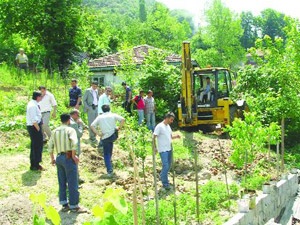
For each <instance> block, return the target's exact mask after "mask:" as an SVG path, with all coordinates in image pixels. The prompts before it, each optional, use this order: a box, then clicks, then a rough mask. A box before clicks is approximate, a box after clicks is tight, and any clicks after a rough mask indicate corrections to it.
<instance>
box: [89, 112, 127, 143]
mask: <svg viewBox="0 0 300 225" xmlns="http://www.w3.org/2000/svg"><path fill="white" fill-rule="evenodd" d="M122 120H124V118H123V117H122V116H119V115H118V114H116V113H111V112H106V113H103V114H101V115H99V116H97V118H96V119H95V120H94V122H93V123H92V124H91V126H93V127H94V128H96V129H97V127H100V130H101V132H102V134H103V136H102V137H101V139H102V140H103V139H106V138H109V137H110V136H111V135H113V133H114V132H115V129H116V122H117V121H119V122H121V121H122Z"/></svg>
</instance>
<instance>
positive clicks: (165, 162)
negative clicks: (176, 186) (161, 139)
mask: <svg viewBox="0 0 300 225" xmlns="http://www.w3.org/2000/svg"><path fill="white" fill-rule="evenodd" d="M159 155H160V158H161V162H162V170H161V172H160V180H161V182H162V184H163V187H168V186H169V185H170V184H169V179H168V172H169V170H170V168H171V165H172V151H167V152H160V153H159Z"/></svg>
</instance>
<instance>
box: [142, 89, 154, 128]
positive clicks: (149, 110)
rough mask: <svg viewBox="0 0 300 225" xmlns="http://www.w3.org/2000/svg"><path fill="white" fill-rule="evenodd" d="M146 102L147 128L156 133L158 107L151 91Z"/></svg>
mask: <svg viewBox="0 0 300 225" xmlns="http://www.w3.org/2000/svg"><path fill="white" fill-rule="evenodd" d="M144 101H145V117H146V121H147V127H148V129H149V130H152V132H153V131H154V127H155V111H156V105H155V101H154V98H153V92H152V91H151V90H149V91H148V92H147V96H146V97H145V99H144Z"/></svg>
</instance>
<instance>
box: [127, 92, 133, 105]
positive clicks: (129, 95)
mask: <svg viewBox="0 0 300 225" xmlns="http://www.w3.org/2000/svg"><path fill="white" fill-rule="evenodd" d="M131 98H132V92H131V90H129V91H128V99H127V102H128V103H130V100H131Z"/></svg>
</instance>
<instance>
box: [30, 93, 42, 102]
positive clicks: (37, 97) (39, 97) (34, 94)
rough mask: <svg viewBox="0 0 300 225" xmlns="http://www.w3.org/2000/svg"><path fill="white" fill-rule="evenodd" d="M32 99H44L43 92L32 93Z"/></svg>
mask: <svg viewBox="0 0 300 225" xmlns="http://www.w3.org/2000/svg"><path fill="white" fill-rule="evenodd" d="M32 99H33V100H36V101H37V102H39V101H41V100H42V93H41V92H40V91H34V92H33V93H32Z"/></svg>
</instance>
